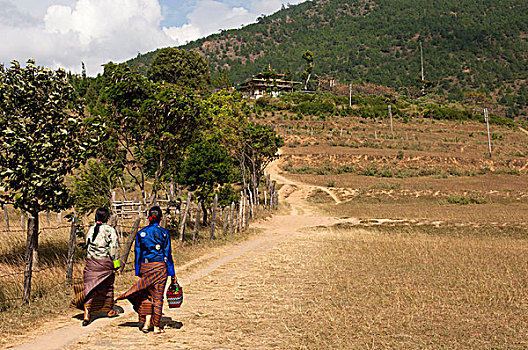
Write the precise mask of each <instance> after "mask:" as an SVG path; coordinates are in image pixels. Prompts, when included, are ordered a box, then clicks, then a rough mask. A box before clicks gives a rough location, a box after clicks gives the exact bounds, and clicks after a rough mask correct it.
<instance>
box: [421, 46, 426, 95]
mask: <svg viewBox="0 0 528 350" xmlns="http://www.w3.org/2000/svg"><path fill="white" fill-rule="evenodd" d="M420 66H421V67H422V95H425V73H424V64H423V49H422V42H421V41H420Z"/></svg>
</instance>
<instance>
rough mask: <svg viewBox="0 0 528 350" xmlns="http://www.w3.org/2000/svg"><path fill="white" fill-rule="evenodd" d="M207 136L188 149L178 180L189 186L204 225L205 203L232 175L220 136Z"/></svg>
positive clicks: (229, 159) (227, 155)
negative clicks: (196, 200)
mask: <svg viewBox="0 0 528 350" xmlns="http://www.w3.org/2000/svg"><path fill="white" fill-rule="evenodd" d="M208 134H209V133H205V134H204V138H203V139H201V140H199V141H197V142H196V143H194V144H193V145H191V146H190V147H189V149H188V152H187V156H186V158H185V160H184V161H183V163H182V166H181V171H180V173H179V178H178V182H179V183H180V184H182V185H186V186H189V189H190V190H191V191H194V192H195V194H196V195H197V197H198V201H199V202H200V204H201V206H202V209H203V214H204V219H203V221H204V224H206V223H207V209H206V207H205V203H206V201H207V200H208V199H209V198H210V197H211V195H212V194H213V193H214V191H215V190H216V189H217V188H218V187H222V186H223V185H224V184H226V183H228V182H230V181H231V180H232V174H233V166H232V160H231V158H230V156H229V153H228V152H227V150H226V148H225V147H224V146H222V144H221V143H220V136H219V135H212V136H209V135H208Z"/></svg>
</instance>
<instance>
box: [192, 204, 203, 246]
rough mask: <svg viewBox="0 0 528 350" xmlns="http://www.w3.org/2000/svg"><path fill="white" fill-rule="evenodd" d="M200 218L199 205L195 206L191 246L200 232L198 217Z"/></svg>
mask: <svg viewBox="0 0 528 350" xmlns="http://www.w3.org/2000/svg"><path fill="white" fill-rule="evenodd" d="M201 216H202V207H201V206H200V203H198V205H197V206H196V220H195V221H194V233H193V244H195V243H196V242H197V241H198V233H199V232H200V219H201V218H200V217H201Z"/></svg>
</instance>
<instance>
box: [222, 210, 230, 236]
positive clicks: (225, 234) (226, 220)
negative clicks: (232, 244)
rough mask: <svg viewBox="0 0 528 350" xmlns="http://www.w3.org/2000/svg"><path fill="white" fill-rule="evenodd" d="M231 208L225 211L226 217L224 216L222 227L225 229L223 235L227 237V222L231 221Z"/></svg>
mask: <svg viewBox="0 0 528 350" xmlns="http://www.w3.org/2000/svg"><path fill="white" fill-rule="evenodd" d="M230 211H231V210H230V208H229V207H226V208H225V209H224V215H223V216H222V225H223V228H222V234H223V235H224V237H225V236H227V222H228V221H229V212H230Z"/></svg>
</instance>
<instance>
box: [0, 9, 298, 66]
mask: <svg viewBox="0 0 528 350" xmlns="http://www.w3.org/2000/svg"><path fill="white" fill-rule="evenodd" d="M302 1H305V0H245V1H243V0H188V1H184V0H0V9H2V10H1V11H0V37H1V38H2V45H0V62H1V63H4V64H8V63H9V62H10V61H12V60H18V61H20V62H25V61H26V60H27V59H28V58H34V59H35V60H36V61H37V64H39V65H44V66H48V67H51V68H57V67H63V68H66V69H68V70H71V71H74V72H79V71H80V66H81V62H84V63H85V64H86V67H87V71H88V74H89V75H95V74H97V73H100V72H101V71H102V68H101V65H102V64H104V63H106V62H108V61H114V62H121V61H124V60H126V59H129V58H131V57H134V56H136V55H137V53H138V52H141V53H144V52H147V51H151V50H154V49H156V48H159V47H166V46H178V45H182V44H185V43H186V42H188V41H191V40H195V39H198V38H200V37H203V36H206V35H209V34H212V33H215V32H218V30H220V29H231V28H239V27H241V26H242V25H246V24H249V23H252V22H254V21H255V20H256V18H257V17H258V16H260V15H261V14H271V13H273V12H275V11H277V10H279V9H280V8H281V6H282V5H283V4H284V5H285V4H288V3H289V4H297V3H300V2H302Z"/></svg>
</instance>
